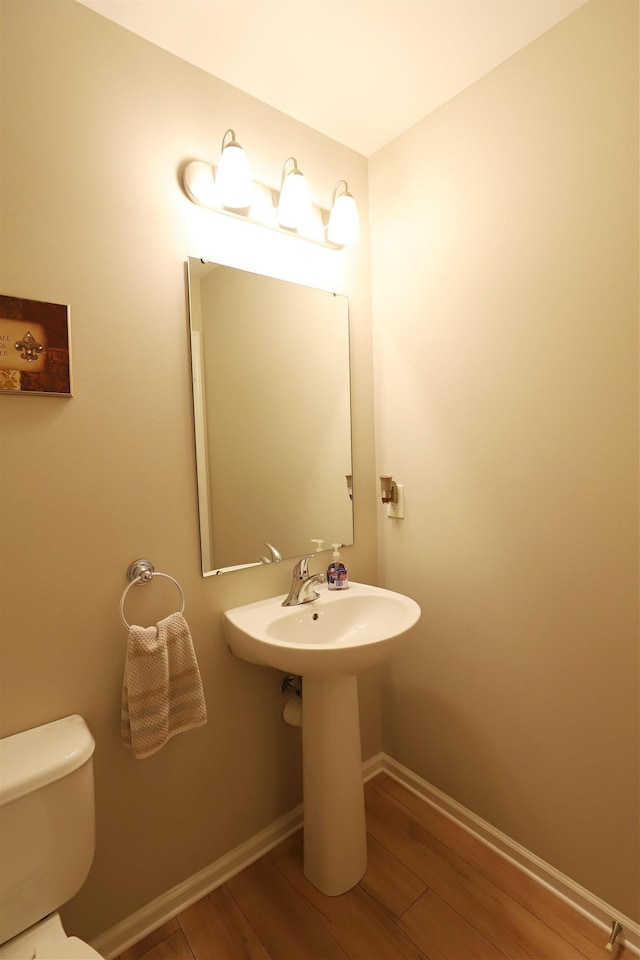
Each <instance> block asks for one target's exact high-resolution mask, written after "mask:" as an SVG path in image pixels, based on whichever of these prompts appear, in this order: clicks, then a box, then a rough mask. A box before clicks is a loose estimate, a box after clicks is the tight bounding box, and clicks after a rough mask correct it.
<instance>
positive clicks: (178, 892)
mask: <svg viewBox="0 0 640 960" xmlns="http://www.w3.org/2000/svg"><path fill="white" fill-rule="evenodd" d="M382 772H384V773H387V774H388V775H389V776H390V777H393V779H394V780H397V781H398V782H399V783H401V784H402V785H403V786H404V787H406V788H407V789H408V790H410V791H411V792H412V793H414V794H415V795H416V796H418V797H420V799H422V800H424V801H425V802H426V803H430V804H431V805H432V806H434V807H436V808H437V809H438V810H440V812H441V813H443V814H444V815H445V816H447V817H449V819H451V820H453V821H454V822H455V823H457V824H458V826H460V827H462V828H463V829H464V830H466V831H467V832H469V833H471V834H473V836H475V837H477V838H478V839H479V840H481V841H482V842H483V843H485V844H486V845H487V846H489V847H491V848H492V849H493V850H495V851H496V852H497V853H499V854H500V855H501V856H502V857H505V858H506V859H507V860H509V861H510V862H511V863H514V864H515V865H516V866H517V867H519V868H520V869H521V870H524V871H525V872H526V873H528V874H529V876H531V877H533V878H534V879H535V880H537V881H538V882H539V883H541V884H543V885H544V886H545V887H547V889H549V890H551V891H552V892H553V893H555V894H556V896H558V897H560V898H561V899H562V900H564V901H566V902H567V903H569V904H570V905H571V906H572V907H573V908H574V909H576V910H578V911H580V912H581V913H583V914H585V915H586V916H588V917H589V918H590V919H591V920H592V921H593V922H594V923H596V924H598V926H600V927H601V928H602V930H603V931H605V932H606V937H605V938H604V939H603V945H604V943H606V941H607V939H608V936H609V931H610V929H611V923H612V921H613V920H618V922H619V923H621V924H622V927H623V933H622V934H621V935H620V937H619V938H618V941H617V942H620V943H624V945H625V946H626V947H627V948H628V949H630V950H632V951H633V952H634V953H637V954H640V926H639V925H638V924H637V923H634V921H633V920H631V919H629V917H624V916H622V915H621V914H620V913H619V911H617V910H614V908H613V907H610V906H609V905H608V904H606V903H605V902H604V901H603V900H600V899H599V898H598V897H596V896H595V895H594V894H592V893H590V892H589V891H588V890H585V889H584V887H581V886H580V885H579V884H577V883H574V881H573V880H571V879H570V878H569V877H566V876H565V875H564V874H562V873H560V871H559V870H556V869H555V867H552V866H551V865H550V864H548V863H545V862H544V860H541V859H540V858H539V857H537V856H536V855H535V854H534V853H531V852H530V851H528V850H526V849H525V848H524V847H522V846H521V845H520V844H518V843H516V842H515V841H514V840H511V838H510V837H507V836H506V835H505V834H503V833H501V832H500V831H499V830H496V828H495V827H492V826H491V824H489V823H487V822H486V821H485V820H482V819H481V818H480V817H477V816H476V815H475V814H474V813H472V812H471V811H470V810H467V808H466V807H463V806H462V805H461V804H459V803H457V801H455V800H452V799H451V797H448V796H447V795H446V794H444V793H442V791H441V790H438V789H437V788H436V787H433V786H432V785H431V784H430V783H428V782H427V781H426V780H422V779H421V777H418V776H417V775H416V774H415V773H412V771H411V770H409V769H407V767H403V766H402V764H400V763H398V762H397V761H396V760H393V759H392V757H389V756H388V755H387V754H385V753H379V754H376V756H374V757H371V758H370V759H369V760H366V761H365V762H364V763H363V765H362V776H363V780H365V781H366V780H370V779H371V778H372V777H374V776H375V775H376V774H377V773H382ZM302 816H303V814H302V805H300V806H299V807H296V808H295V810H292V811H291V813H288V814H287V815H286V816H284V817H281V818H280V819H279V820H276V821H275V822H274V823H272V824H271V825H270V826H269V827H267V828H266V829H265V830H262V831H261V832H260V833H257V834H255V836H253V837H251V838H250V839H249V840H247V841H246V842H245V843H242V844H240V846H238V847H235V848H234V849H233V850H231V851H229V853H227V854H225V855H224V856H223V857H220V859H219V860H216V861H215V862H214V863H212V864H210V865H209V866H208V867H205V868H204V869H203V870H200V871H199V872H198V873H196V874H194V875H193V876H192V877H189V878H188V879H187V880H185V881H184V882H183V883H180V884H178V886H176V887H173V888H172V889H171V890H168V891H167V893H165V894H163V895H162V896H160V897H157V898H156V899H155V900H152V901H151V903H148V904H147V905H146V906H145V907H142V909H141V910H138V911H136V913H134V914H132V915H131V916H130V917H127V918H126V919H125V920H122V921H121V922H120V923H118V924H116V926H115V927H111V929H110V930H107V931H106V932H105V933H103V934H101V935H100V936H99V937H96V939H95V940H93V941H92V946H93V948H94V950H97V952H98V953H99V954H100V955H101V956H103V957H106V958H107V960H109V958H112V957H117V956H118V954H119V953H122V951H123V950H126V949H127V948H128V947H130V946H132V945H133V944H134V943H137V942H138V940H141V939H142V937H144V936H146V935H147V934H148V933H151V932H152V931H153V930H156V929H157V928H158V927H159V926H161V925H162V924H163V923H166V922H167V920H171V919H172V918H173V917H175V916H176V914H178V913H180V912H181V911H182V910H185V909H186V908H187V907H189V906H191V904H192V903H195V902H196V901H197V900H200V899H201V897H204V896H206V895H207V893H210V892H211V891H212V890H215V889H216V887H219V886H221V885H222V884H223V883H225V882H226V881H227V880H229V879H230V878H231V877H233V876H235V874H237V873H240V871H241V870H244V869H245V867H248V866H249V865H250V864H251V863H253V862H254V861H255V860H259V859H260V857H262V856H264V854H265V853H268V852H269V850H272V849H273V848H274V847H275V846H277V845H278V844H279V843H281V842H282V840H284V839H286V837H288V836H290V835H291V834H292V833H295V831H296V830H298V829H299V828H300V827H301V826H302Z"/></svg>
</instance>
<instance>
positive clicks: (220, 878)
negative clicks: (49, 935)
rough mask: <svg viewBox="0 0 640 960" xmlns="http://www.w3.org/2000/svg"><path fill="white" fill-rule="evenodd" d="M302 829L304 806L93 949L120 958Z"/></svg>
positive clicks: (153, 904) (120, 926)
mask: <svg viewBox="0 0 640 960" xmlns="http://www.w3.org/2000/svg"><path fill="white" fill-rule="evenodd" d="M301 826H302V804H301V805H300V806H299V807H296V808H295V810H292V811H291V812H290V813H288V814H286V816H284V817H281V818H280V819H279V820H276V821H275V822H274V823H272V824H271V825H270V826H268V827H266V828H265V829H264V830H261V831H260V833H256V834H255V835H254V836H253V837H251V838H250V839H249V840H247V841H246V842H245V843H241V844H240V846H238V847H235V848H234V849H233V850H230V851H229V853H226V854H225V855H224V856H222V857H220V858H219V859H218V860H215V861H214V862H213V863H211V864H209V866H208V867H205V868H204V869H203V870H200V871H199V872H198V873H195V874H194V875H193V876H192V877H189V878H188V879H187V880H184V881H183V882H182V883H179V884H178V885H177V886H175V887H172V889H171V890H168V891H167V892H166V893H164V894H162V896H160V897H157V898H156V899H155V900H152V901H151V903H148V904H147V905H146V906H145V907H142V909H140V910H137V911H136V912H135V913H133V914H131V916H130V917H127V918H126V919H125V920H122V921H121V922H120V923H117V924H116V925H115V927H111V929H110V930H107V931H105V933H101V934H100V936H98V937H96V938H95V940H92V941H91V946H92V947H93V949H94V950H97V952H98V953H99V954H100V955H101V956H103V957H106V958H112V957H117V956H118V954H120V953H122V951H123V950H126V949H127V948H128V947H130V946H132V945H133V944H134V943H137V942H138V940H141V939H142V937H145V936H146V935H147V934H149V933H152V932H153V931H154V930H157V929H158V927H160V926H162V924H163V923H166V922H167V920H171V919H172V918H173V917H175V916H176V914H178V913H181V912H182V910H186V908H187V907H189V906H191V904H192V903H196V902H197V901H198V900H200V899H201V898H202V897H205V896H206V895H207V894H208V893H211V891H212V890H215V889H216V887H220V886H222V884H223V883H226V881H227V880H229V879H230V878H231V877H234V876H235V875H236V874H237V873H240V871H241V870H244V869H245V867H248V866H249V865H250V864H251V863H254V861H256V860H259V859H260V857H263V856H264V855H265V853H268V852H269V850H272V849H273V848H274V847H276V846H277V845H278V844H279V843H281V842H282V841H283V840H285V839H286V838H287V837H289V836H290V835H291V834H292V833H295V832H296V830H299V829H300V827H301Z"/></svg>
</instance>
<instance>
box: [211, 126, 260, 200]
mask: <svg viewBox="0 0 640 960" xmlns="http://www.w3.org/2000/svg"><path fill="white" fill-rule="evenodd" d="M229 136H230V139H229V140H227V137H229ZM225 141H226V143H225ZM216 191H217V194H218V200H219V202H220V203H221V204H222V206H223V207H231V208H232V209H233V210H243V209H245V208H246V207H250V206H251V204H252V202H253V195H254V189H253V179H252V177H251V168H250V166H249V161H248V160H247V155H246V153H245V152H244V150H243V149H242V147H241V146H240V144H239V143H238V142H237V140H236V134H235V130H231V129H229V130H227V132H226V133H225V135H224V137H223V138H222V151H221V153H220V162H219V163H218V169H217V170H216Z"/></svg>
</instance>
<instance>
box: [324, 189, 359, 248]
mask: <svg viewBox="0 0 640 960" xmlns="http://www.w3.org/2000/svg"><path fill="white" fill-rule="evenodd" d="M341 188H344V193H338V190H340V189H341ZM359 237H360V219H359V217H358V208H357V206H356V202H355V200H354V199H353V194H351V193H350V192H349V184H348V183H347V181H346V180H338V182H337V183H336V185H335V187H334V188H333V196H332V198H331V211H330V213H329V225H328V227H327V239H328V240H329V242H330V243H335V244H338V245H339V246H343V245H346V244H348V243H355V242H356V241H357V240H358V238H359Z"/></svg>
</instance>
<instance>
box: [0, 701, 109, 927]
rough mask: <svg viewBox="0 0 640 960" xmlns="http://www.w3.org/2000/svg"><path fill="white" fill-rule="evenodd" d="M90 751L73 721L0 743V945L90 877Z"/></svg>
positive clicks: (79, 722)
mask: <svg viewBox="0 0 640 960" xmlns="http://www.w3.org/2000/svg"><path fill="white" fill-rule="evenodd" d="M94 747H95V743H94V740H93V737H92V736H91V733H90V731H89V728H88V726H87V724H86V723H85V721H84V720H83V718H82V717H80V716H72V717H64V718H63V719H62V720H55V721H54V722H53V723H47V724H45V725H44V726H42V727H35V728H34V729H32V730H25V731H24V733H17V734H15V736H13V737H7V738H6V739H4V740H0V864H2V868H1V869H0V943H4V942H5V941H6V940H9V939H10V938H11V937H14V936H15V935H16V934H18V933H21V932H22V931H23V930H26V929H27V927H30V926H31V925H32V924H33V923H36V922H37V921H38V920H40V919H42V917H45V916H46V915H47V914H49V913H52V912H53V911H54V910H57V909H58V907H60V906H62V904H63V903H66V902H67V900H70V899H71V898H72V897H73V896H74V895H75V894H76V893H77V892H78V890H79V889H80V887H81V886H82V884H83V883H84V881H85V879H86V877H87V874H88V873H89V868H90V867H91V862H92V860H93V854H94V849H95V812H94V793H93V759H92V757H93V750H94Z"/></svg>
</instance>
